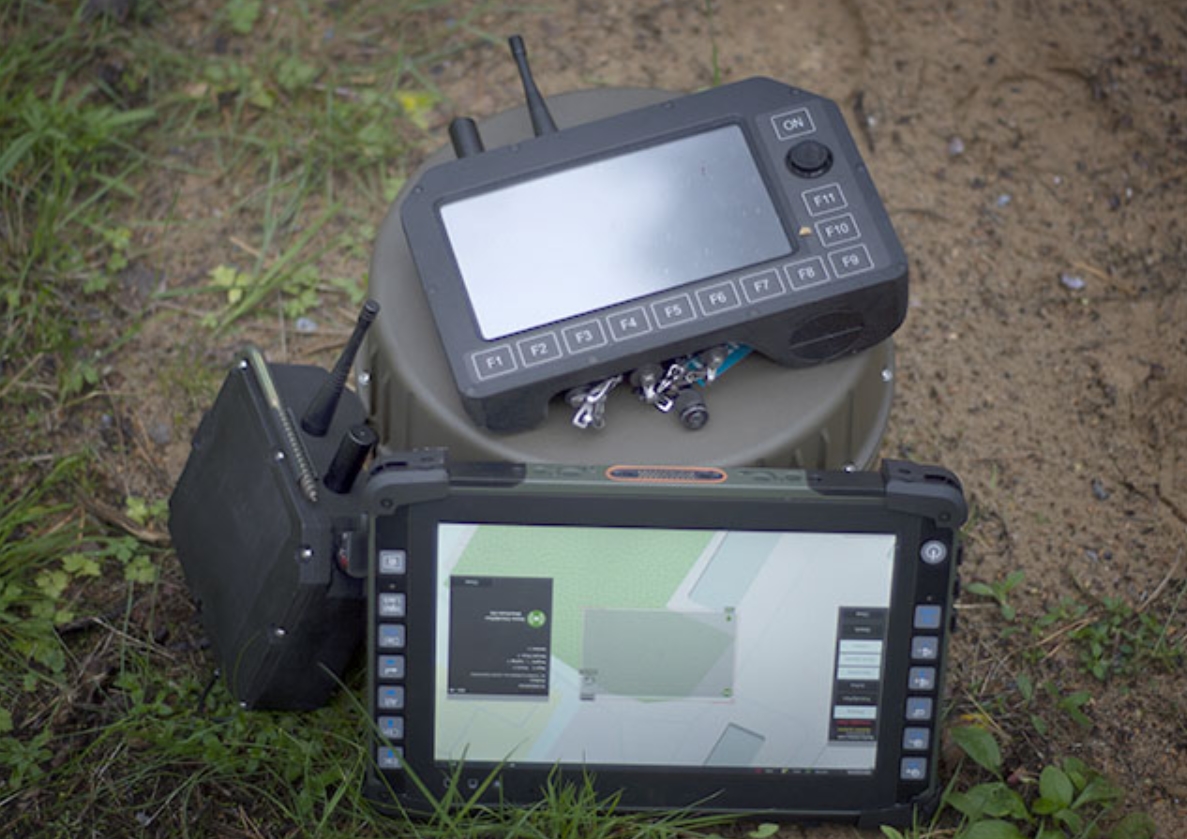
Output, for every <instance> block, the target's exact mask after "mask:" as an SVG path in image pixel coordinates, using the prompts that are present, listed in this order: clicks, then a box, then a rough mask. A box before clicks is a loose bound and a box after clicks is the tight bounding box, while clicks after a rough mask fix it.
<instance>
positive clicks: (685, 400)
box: [673, 387, 709, 431]
mask: <svg viewBox="0 0 1187 839" xmlns="http://www.w3.org/2000/svg"><path fill="white" fill-rule="evenodd" d="M673 410H674V411H675V412H676V416H678V417H679V418H680V424H681V425H683V426H684V427H685V428H687V429H688V430H689V431H699V430H700V429H702V428H704V427H705V423H707V422H708V421H709V409H708V408H707V407H706V406H705V397H703V396H701V394H700V393H699V392H698V391H696V390H694V389H693V388H691V387H686V388H684V389H683V390H682V391H680V393H679V394H678V395H677V396H676V404H675V405H674V406H673Z"/></svg>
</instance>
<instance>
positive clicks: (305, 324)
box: [293, 318, 317, 333]
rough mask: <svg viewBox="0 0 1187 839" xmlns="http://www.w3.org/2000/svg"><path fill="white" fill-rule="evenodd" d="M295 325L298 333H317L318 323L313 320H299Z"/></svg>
mask: <svg viewBox="0 0 1187 839" xmlns="http://www.w3.org/2000/svg"><path fill="white" fill-rule="evenodd" d="M293 325H294V326H295V327H296V329H297V331H298V332H306V333H308V332H317V321H315V320H314V319H313V318H297V322H296V323H295V324H293Z"/></svg>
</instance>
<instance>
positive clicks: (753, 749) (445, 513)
mask: <svg viewBox="0 0 1187 839" xmlns="http://www.w3.org/2000/svg"><path fill="white" fill-rule="evenodd" d="M367 496H368V500H367V505H368V508H369V509H370V510H371V513H372V526H371V545H370V553H371V569H370V574H369V583H368V586H369V588H368V623H367V636H368V642H367V643H368V652H367V655H368V669H369V685H368V691H369V694H370V707H371V713H372V718H373V721H374V726H375V729H374V730H375V734H374V748H373V758H374V768H373V772H372V774H371V776H370V778H369V781H368V795H369V797H371V798H372V799H374V800H375V801H376V802H377V803H379V804H380V805H381V806H385V807H392V808H402V809H404V810H406V811H409V812H423V811H426V810H429V809H431V804H430V801H428V800H427V798H426V792H427V794H428V796H429V797H440V796H441V795H442V794H443V793H444V792H445V791H446V790H448V789H449V787H450V785H461V786H462V787H463V789H462V790H461V791H462V792H463V793H465V794H466V795H467V796H468V795H476V796H477V797H478V798H479V800H481V801H482V802H485V803H490V804H495V803H505V804H527V803H529V802H533V801H536V800H538V799H539V797H540V794H541V787H542V785H544V784H545V782H546V781H547V780H548V779H549V778H550V777H555V775H554V773H559V774H560V777H561V778H562V779H571V780H574V781H576V782H582V781H583V779H584V778H587V777H588V778H590V779H592V783H594V784H595V786H596V788H597V789H598V790H599V791H600V792H602V793H605V794H611V793H621V806H622V807H624V808H630V809H642V810H646V809H659V810H668V809H675V808H692V809H694V810H703V811H723V812H736V813H747V814H762V815H764V816H774V817H789V818H795V817H804V818H836V819H846V820H852V821H855V822H858V823H864V824H874V823H888V822H897V823H903V822H907V821H909V820H910V818H911V815H912V812H913V811H914V810H915V809H916V808H922V809H926V808H927V807H928V806H929V805H931V804H933V803H934V801H935V799H936V796H937V794H938V784H937V780H936V759H937V751H938V750H937V745H938V740H939V737H938V731H937V727H938V721H939V716H940V714H939V703H940V699H941V685H942V679H943V671H944V665H945V646H946V639H947V635H948V632H949V626H950V621H951V618H952V596H953V585H954V580H955V565H956V559H957V554H958V552H959V545H958V532H957V531H958V528H959V527H960V525H961V524H962V522H963V521H964V520H965V515H966V508H965V502H964V497H963V494H962V490H961V487H960V484H959V482H958V481H957V480H956V478H955V477H954V476H953V475H952V474H951V473H949V472H947V471H945V470H942V469H938V468H934V467H925V466H919V465H915V464H911V463H907V462H900V461H887V462H885V463H884V464H883V466H882V470H881V472H864V473H862V472H857V473H850V472H811V471H788V470H777V469H761V468H747V469H731V470H728V471H727V470H723V469H717V468H710V467H705V468H678V467H641V466H612V467H594V466H556V465H528V466H510V465H494V464H488V465H478V466H474V465H462V464H459V465H447V464H446V462H445V461H444V459H443V457H442V455H441V454H440V452H433V451H428V452H422V453H419V454H415V455H411V456H409V457H408V458H405V459H402V460H397V461H389V462H387V463H383V464H380V466H379V467H377V469H376V470H375V471H373V472H372V474H371V476H370V479H369V483H368V487H367ZM413 777H415V779H416V780H413Z"/></svg>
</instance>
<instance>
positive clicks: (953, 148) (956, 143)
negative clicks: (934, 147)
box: [948, 137, 964, 157]
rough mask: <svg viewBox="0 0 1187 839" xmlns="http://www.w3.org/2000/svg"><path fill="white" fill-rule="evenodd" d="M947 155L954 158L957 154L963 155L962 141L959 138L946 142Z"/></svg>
mask: <svg viewBox="0 0 1187 839" xmlns="http://www.w3.org/2000/svg"><path fill="white" fill-rule="evenodd" d="M948 154H950V155H951V156H952V157H956V156H957V155H958V154H964V140H962V139H960V138H959V137H953V138H952V139H950V140H949V141H948Z"/></svg>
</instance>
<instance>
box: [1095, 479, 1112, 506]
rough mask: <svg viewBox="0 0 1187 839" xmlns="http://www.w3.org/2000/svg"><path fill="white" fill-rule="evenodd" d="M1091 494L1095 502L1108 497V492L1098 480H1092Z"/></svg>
mask: <svg viewBox="0 0 1187 839" xmlns="http://www.w3.org/2000/svg"><path fill="white" fill-rule="evenodd" d="M1092 494H1093V495H1094V496H1095V497H1096V500H1097V501H1104V500H1106V499H1107V498H1108V497H1109V491H1108V490H1107V489H1105V485H1104V484H1103V483H1101V480H1100V478H1093V479H1092Z"/></svg>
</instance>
